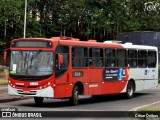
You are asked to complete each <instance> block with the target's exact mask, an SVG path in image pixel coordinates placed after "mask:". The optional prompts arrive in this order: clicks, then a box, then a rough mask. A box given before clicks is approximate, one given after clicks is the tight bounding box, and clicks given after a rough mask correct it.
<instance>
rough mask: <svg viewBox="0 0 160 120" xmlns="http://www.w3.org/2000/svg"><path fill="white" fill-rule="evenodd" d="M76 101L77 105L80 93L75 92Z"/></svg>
mask: <svg viewBox="0 0 160 120" xmlns="http://www.w3.org/2000/svg"><path fill="white" fill-rule="evenodd" d="M74 101H75V102H76V103H77V102H78V91H75V97H74Z"/></svg>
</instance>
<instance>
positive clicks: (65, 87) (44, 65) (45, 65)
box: [4, 37, 158, 105]
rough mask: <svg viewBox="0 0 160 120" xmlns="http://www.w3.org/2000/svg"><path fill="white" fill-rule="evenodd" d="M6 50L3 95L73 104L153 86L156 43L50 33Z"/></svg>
mask: <svg viewBox="0 0 160 120" xmlns="http://www.w3.org/2000/svg"><path fill="white" fill-rule="evenodd" d="M10 51H11V60H10V72H9V78H8V93H9V94H10V95H20V96H34V100H35V103H36V104H41V103H42V102H43V99H44V98H60V99H69V101H70V103H71V104H72V105H77V104H78V96H79V95H84V96H89V95H92V96H97V95H106V94H117V93H124V94H125V95H126V97H128V98H132V97H133V95H134V92H135V91H139V90H143V89H148V88H151V87H155V86H157V85H158V50H157V47H152V46H142V45H132V44H131V43H126V44H117V43H108V42H104V43H100V42H96V40H88V41H79V39H76V38H71V37H53V38H50V39H46V38H20V39H15V40H12V41H11V46H10ZM4 59H6V52H4Z"/></svg>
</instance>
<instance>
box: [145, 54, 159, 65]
mask: <svg viewBox="0 0 160 120" xmlns="http://www.w3.org/2000/svg"><path fill="white" fill-rule="evenodd" d="M156 63H157V56H156V51H148V55H147V65H148V67H149V68H155V67H156Z"/></svg>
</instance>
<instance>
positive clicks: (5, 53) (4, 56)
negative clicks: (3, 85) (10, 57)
mask: <svg viewBox="0 0 160 120" xmlns="http://www.w3.org/2000/svg"><path fill="white" fill-rule="evenodd" d="M3 60H4V62H5V63H6V62H7V61H6V60H7V50H4V54H3Z"/></svg>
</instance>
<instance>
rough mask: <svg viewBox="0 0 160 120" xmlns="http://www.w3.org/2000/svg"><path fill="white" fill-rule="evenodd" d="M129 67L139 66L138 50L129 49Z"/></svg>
mask: <svg viewBox="0 0 160 120" xmlns="http://www.w3.org/2000/svg"><path fill="white" fill-rule="evenodd" d="M128 67H131V68H136V67H137V50H128Z"/></svg>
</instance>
